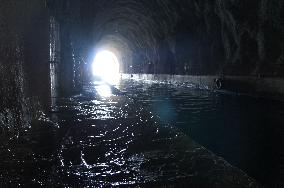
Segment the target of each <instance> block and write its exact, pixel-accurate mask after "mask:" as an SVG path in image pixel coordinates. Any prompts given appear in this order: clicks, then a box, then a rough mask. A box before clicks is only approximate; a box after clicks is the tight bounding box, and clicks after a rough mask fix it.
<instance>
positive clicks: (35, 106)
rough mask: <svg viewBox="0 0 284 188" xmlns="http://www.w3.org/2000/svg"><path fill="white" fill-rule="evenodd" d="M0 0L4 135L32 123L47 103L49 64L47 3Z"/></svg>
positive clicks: (0, 110) (0, 122)
mask: <svg viewBox="0 0 284 188" xmlns="http://www.w3.org/2000/svg"><path fill="white" fill-rule="evenodd" d="M0 4H1V6H0V41H1V43H0V138H1V139H3V138H5V137H6V136H12V137H13V136H15V135H17V134H18V133H19V131H20V129H21V128H23V127H25V128H26V127H29V125H30V123H31V121H32V119H34V118H35V117H36V116H37V115H38V113H37V112H39V111H40V109H41V107H40V106H42V107H44V106H45V105H47V100H48V97H47V96H48V95H49V94H48V81H49V80H48V76H47V75H48V74H49V73H48V71H49V69H48V66H49V65H48V64H47V63H46V62H47V61H48V58H47V57H48V41H47V40H48V30H46V27H44V26H45V22H44V19H45V12H44V11H42V10H44V3H43V2H40V1H36V0H35V1H14V0H12V1H11V0H1V1H0ZM35 29H36V30H35ZM44 36H47V37H46V38H44ZM44 73H45V74H44ZM46 86H47V87H46ZM8 133H9V134H8ZM10 133H12V134H10Z"/></svg>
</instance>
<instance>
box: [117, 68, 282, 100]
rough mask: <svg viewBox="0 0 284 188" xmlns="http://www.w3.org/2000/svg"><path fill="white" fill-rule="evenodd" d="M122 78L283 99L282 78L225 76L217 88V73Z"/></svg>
mask: <svg viewBox="0 0 284 188" xmlns="http://www.w3.org/2000/svg"><path fill="white" fill-rule="evenodd" d="M122 78H123V79H130V78H132V79H136V80H148V81H159V82H165V83H174V84H192V85H193V86H194V87H197V88H200V89H210V90H221V91H231V92H235V93H242V94H248V95H253V96H258V97H266V98H272V99H277V100H284V78H258V77H253V76H225V77H223V78H222V79H221V82H222V88H221V89H217V87H216V83H215V79H217V78H220V76H218V75H210V76H191V75H168V74H159V75H158V74H156V75H155V74H132V75H131V74H122Z"/></svg>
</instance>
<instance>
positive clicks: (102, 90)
mask: <svg viewBox="0 0 284 188" xmlns="http://www.w3.org/2000/svg"><path fill="white" fill-rule="evenodd" d="M96 91H97V92H98V94H99V95H100V96H101V97H110V96H111V95H112V91H111V88H110V86H109V85H107V84H105V85H98V86H96Z"/></svg>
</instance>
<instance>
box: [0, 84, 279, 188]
mask: <svg viewBox="0 0 284 188" xmlns="http://www.w3.org/2000/svg"><path fill="white" fill-rule="evenodd" d="M56 109H57V110H58V111H57V112H54V113H52V114H51V117H49V118H47V117H45V116H43V117H42V118H41V119H40V120H38V121H35V122H34V124H33V126H32V129H31V130H27V131H26V133H25V134H23V135H22V136H20V138H19V139H18V140H11V141H8V142H7V143H3V144H1V147H0V154H1V155H0V161H1V162H0V167H1V168H0V187H7V186H8V185H9V186H13V187H16V186H19V187H22V186H24V187H35V186H48V187H58V186H59V187H77V186H79V187H88V186H90V187H106V186H108V187H110V186H125V187H131V186H132V187H135V186H140V187H165V186H169V187H184V186H191V187H258V185H257V183H256V182H255V181H254V180H253V179H251V178H250V177H248V176H247V175H246V174H245V173H244V172H242V171H240V170H239V169H238V168H235V167H233V166H231V165H230V164H229V163H227V162H226V161H225V160H223V159H222V158H219V157H217V156H216V155H214V154H213V153H212V152H210V151H208V150H207V149H209V150H211V151H213V152H214V153H215V154H217V155H219V156H222V157H223V158H225V159H226V160H227V161H228V162H230V163H231V164H233V165H235V166H237V167H239V168H241V169H243V170H244V171H245V172H247V173H248V174H249V175H250V176H253V177H255V178H256V179H257V180H259V181H260V182H262V183H263V184H270V185H271V184H272V183H273V184H274V185H276V184H280V183H281V176H280V175H281V164H283V160H281V149H280V148H281V146H282V145H281V144H283V142H282V140H281V137H280V136H281V133H282V132H280V130H281V125H282V124H281V122H282V120H281V117H282V116H281V115H282V114H283V107H282V105H281V103H279V102H272V101H265V100H263V99H255V98H251V97H246V96H235V95H231V94H221V93H214V92H209V91H205V90H197V89H193V88H187V87H176V86H173V85H165V84H159V83H145V82H144V83H143V82H135V81H131V80H126V81H123V82H122V84H121V85H120V86H119V87H118V89H116V88H114V87H110V86H107V85H93V84H90V85H86V86H85V87H84V91H83V92H82V93H81V94H80V95H76V96H73V97H70V98H60V99H58V100H57V107H56ZM52 122H53V123H52ZM54 122H55V123H54ZM191 138H193V140H195V141H197V142H198V143H200V144H201V145H203V146H205V147H206V148H207V149H205V148H204V147H202V146H201V145H199V144H197V143H196V142H195V141H193V140H192V139H191ZM271 182H272V183H271Z"/></svg>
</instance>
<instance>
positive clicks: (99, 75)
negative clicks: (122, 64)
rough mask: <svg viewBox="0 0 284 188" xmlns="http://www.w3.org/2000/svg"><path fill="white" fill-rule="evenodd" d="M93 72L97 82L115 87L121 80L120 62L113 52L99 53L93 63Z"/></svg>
mask: <svg viewBox="0 0 284 188" xmlns="http://www.w3.org/2000/svg"><path fill="white" fill-rule="evenodd" d="M92 72H93V76H94V78H95V79H96V80H100V81H103V82H106V83H108V84H112V85H115V84H117V83H118V80H119V61H118V58H117V56H116V55H115V54H114V53H113V52H111V51H107V50H104V51H99V52H98V53H97V54H96V56H95V59H94V61H93V63H92Z"/></svg>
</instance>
